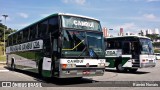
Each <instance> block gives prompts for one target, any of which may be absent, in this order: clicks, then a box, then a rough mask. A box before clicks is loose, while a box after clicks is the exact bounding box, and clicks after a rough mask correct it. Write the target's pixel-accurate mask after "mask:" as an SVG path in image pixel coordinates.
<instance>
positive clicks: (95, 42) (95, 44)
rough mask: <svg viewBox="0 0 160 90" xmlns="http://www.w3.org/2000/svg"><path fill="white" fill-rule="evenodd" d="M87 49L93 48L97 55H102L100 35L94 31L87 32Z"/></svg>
mask: <svg viewBox="0 0 160 90" xmlns="http://www.w3.org/2000/svg"><path fill="white" fill-rule="evenodd" d="M87 40H88V46H89V50H90V49H91V50H92V49H93V50H94V52H95V53H96V54H97V55H99V56H100V55H103V50H102V36H101V35H100V34H96V33H87Z"/></svg>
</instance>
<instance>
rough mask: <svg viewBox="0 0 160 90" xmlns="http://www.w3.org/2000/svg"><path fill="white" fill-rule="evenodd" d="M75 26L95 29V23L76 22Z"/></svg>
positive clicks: (74, 22)
mask: <svg viewBox="0 0 160 90" xmlns="http://www.w3.org/2000/svg"><path fill="white" fill-rule="evenodd" d="M73 24H74V25H76V26H85V27H92V28H94V23H93V22H87V21H78V20H74V21H73Z"/></svg>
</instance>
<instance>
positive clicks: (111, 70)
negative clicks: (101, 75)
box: [105, 69, 150, 74]
mask: <svg viewBox="0 0 160 90" xmlns="http://www.w3.org/2000/svg"><path fill="white" fill-rule="evenodd" d="M105 71H106V72H113V73H123V74H147V73H150V72H146V71H136V72H134V73H132V72H129V71H126V72H118V71H117V70H114V69H105Z"/></svg>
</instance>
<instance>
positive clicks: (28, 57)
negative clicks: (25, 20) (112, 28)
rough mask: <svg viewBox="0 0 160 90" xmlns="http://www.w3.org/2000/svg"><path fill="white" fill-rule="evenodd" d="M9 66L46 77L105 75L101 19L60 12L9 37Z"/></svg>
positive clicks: (7, 50) (7, 49)
mask: <svg viewBox="0 0 160 90" xmlns="http://www.w3.org/2000/svg"><path fill="white" fill-rule="evenodd" d="M6 54H7V65H8V67H10V68H12V69H13V70H14V69H21V70H27V71H31V72H35V73H39V74H40V75H42V76H43V77H58V78H71V77H85V76H102V75H103V74H104V71H105V59H104V56H105V53H104V38H103V33H102V29H101V24H100V21H99V20H97V19H94V18H91V17H86V16H81V15H74V14H64V13H57V14H52V15H50V16H48V17H46V18H44V19H42V20H40V21H37V22H35V23H33V24H31V25H29V26H27V27H25V28H23V29H21V30H19V31H17V32H15V33H12V34H10V35H9V36H8V40H7V47H6Z"/></svg>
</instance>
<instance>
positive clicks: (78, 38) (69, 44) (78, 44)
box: [62, 30, 104, 57]
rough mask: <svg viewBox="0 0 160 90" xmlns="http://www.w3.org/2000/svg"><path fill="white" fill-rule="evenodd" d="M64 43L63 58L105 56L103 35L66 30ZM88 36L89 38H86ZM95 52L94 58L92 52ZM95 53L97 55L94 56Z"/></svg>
mask: <svg viewBox="0 0 160 90" xmlns="http://www.w3.org/2000/svg"><path fill="white" fill-rule="evenodd" d="M63 36H64V41H63V47H62V54H63V56H76V57H78V56H87V57H96V56H97V57H99V56H103V53H104V52H103V49H102V45H103V44H102V43H103V40H102V35H101V34H97V33H92V32H90V33H88V32H83V31H71V30H70V31H69V30H64V35H63ZM86 36H87V37H86ZM86 42H87V43H86ZM91 50H93V56H91V55H92V53H91V52H90V51H91ZM94 53H95V54H96V55H94Z"/></svg>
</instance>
